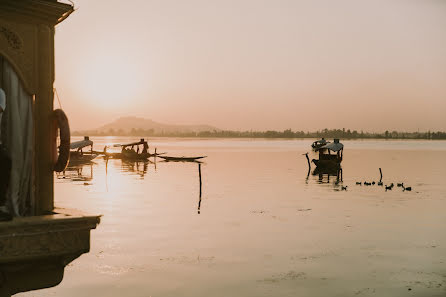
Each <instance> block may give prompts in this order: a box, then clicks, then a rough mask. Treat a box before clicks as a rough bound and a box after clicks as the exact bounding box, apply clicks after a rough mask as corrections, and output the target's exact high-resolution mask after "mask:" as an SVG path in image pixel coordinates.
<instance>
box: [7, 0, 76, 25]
mask: <svg viewBox="0 0 446 297" xmlns="http://www.w3.org/2000/svg"><path fill="white" fill-rule="evenodd" d="M73 11H74V7H73V5H71V4H67V3H62V2H58V1H57V0H20V1H17V0H1V1H0V12H5V13H14V14H20V15H23V16H27V17H29V18H33V19H38V20H41V21H44V22H49V23H52V24H58V23H60V22H62V21H63V20H64V19H66V18H67V17H68V16H69V15H70V14H71V13H72V12H73Z"/></svg>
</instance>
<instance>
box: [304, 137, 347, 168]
mask: <svg viewBox="0 0 446 297" xmlns="http://www.w3.org/2000/svg"><path fill="white" fill-rule="evenodd" d="M315 151H316V152H318V153H319V159H313V160H311V161H312V162H313V163H314V164H315V165H316V167H319V168H340V166H341V162H342V158H343V153H344V145H343V144H342V143H340V142H339V139H334V142H331V143H327V144H325V145H323V146H321V147H319V148H317V149H316V150H315Z"/></svg>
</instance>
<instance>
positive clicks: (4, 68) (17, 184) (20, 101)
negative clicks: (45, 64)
mask: <svg viewBox="0 0 446 297" xmlns="http://www.w3.org/2000/svg"><path fill="white" fill-rule="evenodd" d="M0 60H2V61H0V62H1V63H0V67H1V68H0V71H1V75H0V78H1V82H0V87H1V88H2V89H3V90H4V91H5V94H6V109H5V112H4V114H3V119H2V133H1V134H2V135H1V137H2V140H3V146H4V147H5V148H6V150H7V153H8V155H9V156H10V158H11V161H12V170H11V179H10V182H9V187H8V193H7V206H9V207H10V209H11V210H12V212H13V214H14V215H15V216H23V215H26V214H32V206H33V205H32V204H33V201H34V199H33V191H32V158H33V110H32V109H33V103H32V96H31V95H30V94H28V93H27V92H26V91H25V89H24V88H23V85H22V82H21V81H20V79H19V77H18V76H17V74H16V72H15V70H14V69H13V68H12V67H11V65H10V64H9V63H8V62H7V61H6V59H4V58H2V57H0Z"/></svg>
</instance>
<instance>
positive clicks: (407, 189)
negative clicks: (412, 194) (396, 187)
mask: <svg viewBox="0 0 446 297" xmlns="http://www.w3.org/2000/svg"><path fill="white" fill-rule="evenodd" d="M403 191H412V187H404V186H403Z"/></svg>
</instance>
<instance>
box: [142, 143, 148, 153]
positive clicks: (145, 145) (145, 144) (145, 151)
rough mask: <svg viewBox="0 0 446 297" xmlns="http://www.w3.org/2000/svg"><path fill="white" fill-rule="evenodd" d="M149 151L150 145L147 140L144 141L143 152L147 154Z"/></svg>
mask: <svg viewBox="0 0 446 297" xmlns="http://www.w3.org/2000/svg"><path fill="white" fill-rule="evenodd" d="M148 152H149V145H148V144H147V142H145V141H144V144H143V148H142V154H147V153H148Z"/></svg>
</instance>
